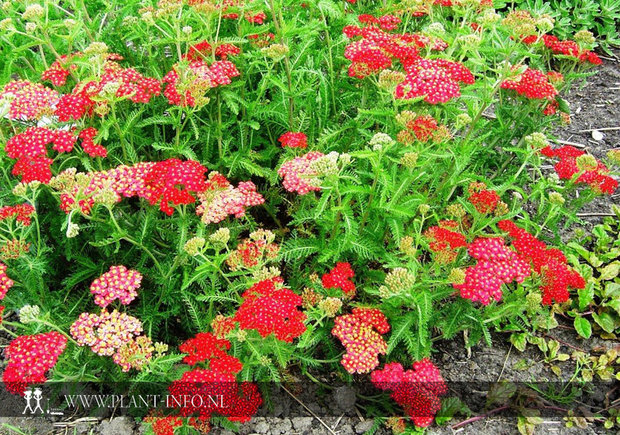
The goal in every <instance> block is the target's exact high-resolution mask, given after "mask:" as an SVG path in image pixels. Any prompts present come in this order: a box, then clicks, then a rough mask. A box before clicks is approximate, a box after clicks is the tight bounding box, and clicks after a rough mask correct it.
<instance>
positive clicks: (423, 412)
mask: <svg viewBox="0 0 620 435" xmlns="http://www.w3.org/2000/svg"><path fill="white" fill-rule="evenodd" d="M370 380H371V382H372V383H373V384H374V385H375V386H376V387H377V388H380V389H382V390H388V391H392V393H391V395H390V397H391V398H392V399H394V401H395V402H396V403H398V404H399V405H400V406H402V407H403V409H404V410H405V412H406V413H407V415H409V417H410V418H411V420H412V421H413V423H414V424H415V425H416V426H418V427H427V426H430V425H431V424H432V422H433V420H434V419H435V414H436V413H437V412H438V411H439V410H440V409H441V400H440V399H439V397H440V396H443V395H445V394H446V393H447V392H448V387H447V385H446V383H445V381H444V379H443V377H442V376H441V373H440V372H439V369H438V368H437V367H436V366H435V365H434V364H433V363H432V362H431V361H430V360H429V359H428V358H425V359H423V360H421V361H418V362H415V363H413V368H412V369H409V370H404V369H403V366H402V365H401V364H400V363H389V364H386V365H385V366H384V367H383V369H381V370H375V371H374V372H372V374H371V375H370Z"/></svg>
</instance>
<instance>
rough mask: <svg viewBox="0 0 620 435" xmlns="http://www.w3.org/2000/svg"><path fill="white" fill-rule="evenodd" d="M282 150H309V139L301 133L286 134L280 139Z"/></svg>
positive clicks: (290, 132)
mask: <svg viewBox="0 0 620 435" xmlns="http://www.w3.org/2000/svg"><path fill="white" fill-rule="evenodd" d="M278 141H279V142H280V143H281V144H282V148H286V147H289V148H308V137H307V136H306V135H305V134H304V133H300V132H292V131H289V132H286V133H284V134H283V135H282V136H280V137H279V138H278Z"/></svg>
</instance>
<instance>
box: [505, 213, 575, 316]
mask: <svg viewBox="0 0 620 435" xmlns="http://www.w3.org/2000/svg"><path fill="white" fill-rule="evenodd" d="M497 226H498V227H499V228H500V229H501V230H502V231H505V232H507V233H508V235H509V236H510V237H511V238H512V245H513V246H514V247H515V249H516V250H517V252H518V253H519V255H520V256H521V257H522V258H524V259H526V260H527V261H528V262H529V263H530V264H531V266H532V269H533V270H534V271H535V272H536V273H538V274H540V276H541V277H542V280H543V285H542V286H541V288H540V289H541V291H542V294H543V299H542V303H543V304H544V305H551V303H553V301H555V302H559V303H562V302H566V301H567V300H568V298H569V297H570V294H569V292H568V288H569V287H572V288H577V289H581V288H584V287H585V284H586V283H585V280H584V279H583V277H582V276H581V275H580V274H579V273H577V272H576V271H575V270H573V269H572V268H570V267H569V266H568V263H567V261H566V257H565V256H564V254H563V253H562V252H561V251H560V250H558V249H552V248H548V247H547V245H546V244H545V243H544V242H542V241H540V240H538V239H537V238H536V237H534V236H533V235H531V234H530V233H528V232H527V231H525V230H524V229H522V228H519V227H518V226H517V225H516V224H515V223H514V222H511V221H509V220H503V221H500V222H499V223H498V224H497Z"/></svg>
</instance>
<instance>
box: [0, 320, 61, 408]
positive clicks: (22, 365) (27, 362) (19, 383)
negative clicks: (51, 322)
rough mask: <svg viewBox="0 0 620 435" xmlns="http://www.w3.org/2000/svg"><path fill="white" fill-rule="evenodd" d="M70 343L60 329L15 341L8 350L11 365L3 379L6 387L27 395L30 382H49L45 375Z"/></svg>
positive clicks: (10, 390)
mask: <svg viewBox="0 0 620 435" xmlns="http://www.w3.org/2000/svg"><path fill="white" fill-rule="evenodd" d="M66 345H67V339H66V337H65V336H63V335H62V334H60V333H58V332H56V331H52V332H47V333H44V334H36V335H22V336H20V337H17V338H16V339H15V340H13V341H11V343H10V344H9V345H8V347H7V348H6V350H5V351H4V353H5V356H6V359H7V365H6V367H5V369H4V373H3V374H2V381H3V382H4V384H5V386H6V389H7V390H8V391H9V392H10V393H12V394H20V395H22V396H23V395H24V390H25V389H26V387H28V385H31V384H38V383H43V382H45V381H46V380H47V378H46V377H45V374H46V373H47V372H48V371H49V370H51V369H52V368H53V367H54V366H55V365H56V362H57V361H58V357H59V356H60V354H62V353H63V351H64V350H65V347H66Z"/></svg>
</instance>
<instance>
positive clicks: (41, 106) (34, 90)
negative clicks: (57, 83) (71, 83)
mask: <svg viewBox="0 0 620 435" xmlns="http://www.w3.org/2000/svg"><path fill="white" fill-rule="evenodd" d="M59 98H60V95H59V94H58V92H56V91H55V90H53V89H49V88H46V87H45V86H43V85H42V84H40V83H32V82H29V81H27V80H16V81H12V82H9V83H7V84H6V85H5V86H4V89H3V90H2V91H1V92H0V100H6V101H8V104H9V113H8V115H9V119H18V120H20V121H29V120H39V119H41V118H42V117H43V116H46V115H48V116H49V115H52V114H53V113H54V107H55V106H56V104H57V103H58V100H59Z"/></svg>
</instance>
